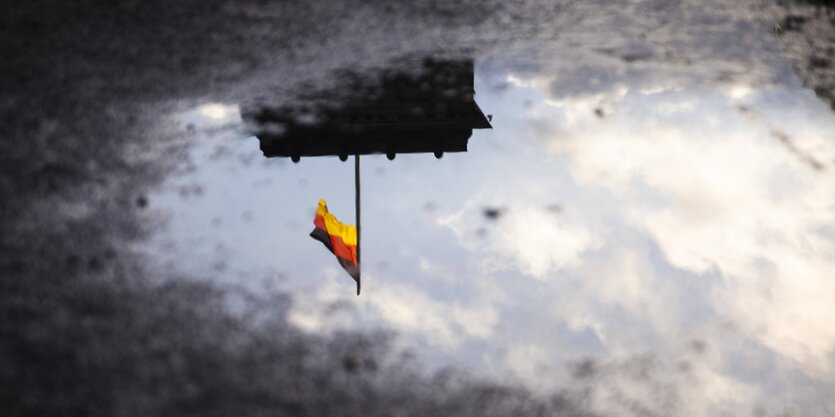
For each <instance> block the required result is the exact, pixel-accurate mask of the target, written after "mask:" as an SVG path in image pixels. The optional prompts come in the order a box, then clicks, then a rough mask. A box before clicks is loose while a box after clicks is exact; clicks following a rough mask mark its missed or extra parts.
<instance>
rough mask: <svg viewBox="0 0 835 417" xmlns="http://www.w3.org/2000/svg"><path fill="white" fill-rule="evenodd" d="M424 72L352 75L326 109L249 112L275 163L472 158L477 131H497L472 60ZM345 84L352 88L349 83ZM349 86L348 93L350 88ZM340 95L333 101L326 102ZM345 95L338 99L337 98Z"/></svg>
mask: <svg viewBox="0 0 835 417" xmlns="http://www.w3.org/2000/svg"><path fill="white" fill-rule="evenodd" d="M418 67H419V68H417V71H412V72H409V73H406V72H403V71H395V70H388V71H383V72H382V74H377V75H357V74H351V75H350V76H345V77H342V78H345V79H344V80H341V82H340V90H341V91H339V92H334V91H332V92H330V93H328V92H324V93H319V94H315V95H314V97H312V99H311V102H314V103H318V104H310V103H308V104H306V105H298V106H294V105H289V106H283V107H279V108H270V107H267V106H262V107H256V108H250V109H247V110H244V111H243V112H242V116H243V119H244V120H245V121H246V122H247V124H248V125H249V126H250V129H252V130H253V133H255V135H256V136H257V137H258V139H259V140H260V142H261V150H262V151H263V152H264V155H265V156H267V157H291V158H292V159H293V161H296V162H297V161H298V160H299V159H300V158H301V157H305V156H328V155H336V156H339V157H340V159H342V160H345V159H347V157H348V155H354V154H359V155H367V154H386V155H387V156H388V158H389V159H394V157H395V155H396V154H398V153H425V152H427V153H428V152H431V153H434V154H435V156H436V157H438V158H440V157H441V156H442V155H443V154H444V152H466V151H467V142H468V141H469V138H470V136H471V135H472V131H473V129H489V128H492V126H491V125H490V121H489V120H488V118H487V117H485V116H484V113H483V112H482V111H481V109H480V108H479V107H478V105H477V104H476V102H475V99H474V95H475V91H474V87H473V68H474V66H473V61H472V60H433V59H424V60H423V61H422V62H421V63H420V64H418ZM342 81H344V82H342ZM343 88H344V91H342V89H343ZM328 97H333V99H332V101H329V100H327V99H326V98H328ZM337 97H338V98H337Z"/></svg>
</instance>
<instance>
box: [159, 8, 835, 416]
mask: <svg viewBox="0 0 835 417" xmlns="http://www.w3.org/2000/svg"><path fill="white" fill-rule="evenodd" d="M648 4H649V3H643V6H642V7H648V6H647V5H648ZM658 7H661V5H660V3H659V6H658ZM663 16H666V18H670V19H672V18H674V17H676V16H671V15H669V14H666V15H663ZM688 16H689V18H690V19H691V20H689V21H688V23H687V24H685V25H682V27H681V32H682V35H681V37H677V36H675V33H676V32H675V29H676V26H675V25H674V24H672V23H671V24H670V27H669V28H668V32H669V33H666V32H664V31H661V32H658V31H655V32H653V34H652V35H650V36H657V37H658V39H662V38H663V39H672V40H673V41H672V42H670V48H669V50H668V51H667V52H663V51H664V48H656V47H653V48H649V49H648V48H646V47H644V46H642V45H643V44H642V43H639V42H638V43H636V42H632V43H630V42H620V41H613V45H604V44H600V45H599V46H598V47H597V48H596V51H597V52H589V49H588V48H585V49H582V51H581V52H578V51H573V47H574V46H575V42H577V39H578V38H580V39H581V38H582V37H581V36H580V35H577V34H572V33H571V32H570V30H569V31H568V33H567V34H565V35H563V38H561V39H563V40H562V41H560V42H552V43H551V44H548V43H545V42H521V43H519V44H513V45H514V46H513V47H512V48H508V49H507V50H505V51H490V50H488V51H487V52H485V53H483V54H481V55H479V56H476V74H475V83H476V87H475V91H476V101H477V102H478V104H479V106H480V107H481V108H482V109H483V110H484V112H485V113H489V114H493V115H494V117H493V121H492V124H493V129H492V130H481V131H476V132H474V134H473V137H472V138H471V139H470V144H469V151H468V152H467V153H461V154H447V155H445V156H444V158H443V159H441V160H436V159H435V158H434V157H433V156H432V155H431V154H426V155H398V157H397V159H396V160H394V161H389V160H387V159H386V158H385V156H384V155H379V156H370V157H364V158H363V179H362V181H363V185H362V187H363V229H362V232H363V236H362V244H363V248H362V256H363V258H362V259H363V263H364V265H363V294H362V296H360V297H356V296H355V295H354V287H353V285H354V284H353V282H352V281H351V279H350V277H348V275H347V274H345V273H344V271H342V270H341V269H340V267H339V265H338V264H337V263H336V262H335V260H334V259H333V256H332V255H331V254H330V253H328V252H327V251H325V250H323V249H322V248H321V245H320V244H318V243H317V242H315V241H314V240H313V239H311V238H310V237H309V236H308V233H309V232H310V230H311V229H312V227H313V224H312V219H313V213H314V210H315V207H316V202H317V201H318V199H320V198H324V199H326V200H327V201H328V205H329V208H330V210H331V211H332V212H333V213H335V214H336V215H337V216H339V217H340V218H343V219H345V220H348V219H351V218H352V217H353V164H352V163H350V162H347V163H342V162H340V161H339V160H338V159H337V158H336V157H332V158H303V159H302V161H301V162H300V163H299V164H292V163H291V162H290V161H289V159H266V158H264V157H263V156H262V155H261V152H260V150H259V149H258V141H257V139H255V138H254V137H251V136H248V135H247V134H246V132H245V131H244V130H243V126H242V125H241V123H240V120H239V115H238V111H237V103H207V104H204V105H201V106H200V107H197V108H195V109H192V110H189V111H186V112H184V113H183V114H181V115H179V116H178V117H179V120H180V122H181V124H182V125H183V126H184V128H185V126H186V125H187V124H191V125H192V126H193V127H194V129H191V130H190V132H191V133H189V135H190V140H191V141H192V142H193V145H192V147H191V149H190V155H189V160H188V162H187V163H184V164H183V165H182V166H181V169H180V170H179V172H178V173H177V174H175V175H173V176H172V177H171V178H170V179H169V180H168V181H166V182H165V183H164V184H163V186H162V187H161V188H160V189H159V190H158V191H157V192H156V193H155V194H152V195H150V196H149V200H150V201H151V202H152V204H151V207H153V209H154V210H156V211H157V212H158V213H159V214H161V215H162V216H163V217H164V218H165V219H166V220H165V222H164V227H162V228H161V230H160V232H159V233H158V234H157V235H156V236H155V237H154V238H153V239H152V240H151V241H150V242H149V243H147V244H146V246H145V247H144V251H146V252H147V253H149V254H150V255H152V259H153V260H154V262H156V263H157V264H158V266H159V267H160V268H165V269H171V270H175V271H184V272H185V271H187V272H189V273H197V274H198V275H200V273H202V275H204V276H206V277H214V278H211V279H218V280H223V281H224V282H227V283H234V284H243V285H246V286H250V287H252V288H255V289H257V288H261V286H265V285H267V286H278V287H280V288H284V289H287V290H288V291H290V292H292V293H293V295H294V307H293V310H292V314H291V317H292V320H293V322H294V323H295V324H296V325H298V326H300V327H301V328H303V329H306V330H308V331H311V332H329V331H334V330H337V329H342V328H375V327H378V326H383V327H386V328H390V329H393V330H395V331H396V332H397V333H398V334H399V335H400V337H399V343H400V344H402V346H404V347H406V348H409V349H413V350H414V351H416V352H418V354H419V357H420V358H421V360H422V361H423V362H424V363H426V364H427V366H429V367H432V366H445V365H455V366H461V367H465V368H468V369H470V370H471V371H472V372H473V373H476V374H479V375H482V374H483V375H489V376H492V377H495V378H500V379H506V380H512V381H520V382H523V383H525V384H527V385H529V386H532V387H534V388H537V389H541V390H553V389H559V388H560V387H563V386H565V384H568V383H574V384H576V383H577V382H576V381H575V380H573V379H572V378H571V375H570V374H569V373H568V372H567V371H566V370H567V369H572V368H571V366H568V367H567V366H566V364H572V363H574V364H577V363H578V361H583V360H587V359H588V358H591V359H592V360H593V361H594V362H592V363H593V364H595V365H594V367H595V369H597V370H598V371H597V372H591V374H592V376H591V377H590V378H593V379H594V380H595V382H594V384H593V385H594V390H593V391H592V394H591V401H592V402H593V403H594V405H595V406H596V407H618V406H622V404H629V403H630V401H631V402H634V403H640V404H644V403H649V404H653V406H655V407H658V408H657V409H656V411H663V410H664V407H666V406H667V405H668V404H667V403H665V402H664V401H653V398H654V397H655V396H661V395H666V394H659V392H661V391H663V390H666V389H669V390H672V391H673V392H674V396H675V398H676V401H677V407H679V409H680V410H681V412H680V414H681V415H694V416H696V415H699V416H700V415H705V416H707V415H717V414H719V415H725V413H727V414H734V415H738V414H743V415H748V414H751V413H752V412H755V411H756V410H758V409H769V410H774V409H787V408H788V409H789V410H793V411H794V412H797V413H799V415H828V414H831V413H833V412H835V401H834V400H833V399H832V397H831V395H830V394H831V393H832V392H835V326H833V325H832V323H833V321H835V306H833V304H832V300H835V280H833V277H835V226H833V225H835V141H833V139H835V138H833V133H832V132H835V116H833V113H832V111H831V110H830V109H829V108H828V106H827V104H826V103H823V102H821V101H820V100H818V99H817V98H816V97H815V95H814V93H813V92H812V91H810V90H808V89H806V88H803V87H802V85H801V82H800V81H799V80H798V79H797V78H796V77H795V76H794V75H792V73H791V71H790V69H789V67H788V64H785V63H782V62H781V60H780V59H778V57H777V56H776V55H775V54H774V51H775V50H776V47H775V46H774V45H772V44H770V43H769V42H767V41H763V40H759V39H756V38H755V37H753V36H752V35H750V34H749V30H750V29H751V28H752V27H754V26H755V25H756V24H758V23H757V21H753V20H752V21H749V20H745V19H741V20H737V21H732V22H724V21H723V22H717V21H715V20H710V19H709V18H711V17H712V18H715V16H714V15H712V14H706V15H705V16H704V17H703V20H700V19H701V18H699V16H701V15H699V14H695V15H688ZM693 16H696V17H693ZM601 18H602V17H601ZM605 19H606V20H607V21H609V22H616V21H617V20H618V16H617V13H614V14H612V15H606V16H605ZM604 23H605V22H604ZM596 25H597V26H600V27H609V26H606V25H602V24H601V22H598V23H597V24H596ZM716 27H721V28H723V30H722V31H719V30H712V31H705V32H704V33H705V35H704V36H701V37H699V36H693V33H694V32H695V31H697V29H698V28H701V29H705V28H714V29H715V28H716ZM612 30H614V29H612ZM604 32H605V31H604ZM734 33H736V34H738V35H739V36H738V37H736V39H734V41H733V42H731V43H728V42H727V40H728V34H734ZM586 35H588V34H586ZM601 38H605V37H603V36H601ZM613 39H618V38H617V37H613ZM581 41H582V39H581ZM649 43H650V44H652V42H649ZM511 44H512V42H511ZM655 46H657V45H655ZM690 46H692V47H690ZM688 47H690V48H689V49H688ZM677 48H684V49H677ZM659 51H662V52H659ZM658 54H661V58H659V57H658ZM677 54H679V55H677ZM677 57H678V58H677ZM728 57H732V58H733V59H726V58H728ZM679 58H680V60H681V62H684V61H685V60H689V61H690V62H689V63H687V64H679ZM693 60H695V61H697V62H696V63H694V62H693ZM754 61H756V62H757V64H756V65H750V66H749V65H748V64H750V63H751V62H754ZM218 272H222V273H218ZM636 358H638V359H640V360H650V361H652V362H653V363H654V368H653V369H655V371H654V373H653V376H652V378H650V379H649V380H647V379H640V378H634V377H633V376H630V375H631V374H630V373H629V372H621V371H618V370H622V369H625V368H628V367H629V364H630V363H633V362H634V361H635V360H636ZM579 363H582V362H579ZM579 369H583V367H582V366H580V367H579ZM575 370H576V369H575ZM572 381H573V382H572ZM647 381H649V382H647ZM624 399H626V400H627V401H624ZM618 404H620V405H618ZM631 412H633V413H637V414H636V415H638V414H640V412H636V411H634V410H632V411H631ZM623 415H631V414H628V413H626V412H625V413H624V414H623Z"/></svg>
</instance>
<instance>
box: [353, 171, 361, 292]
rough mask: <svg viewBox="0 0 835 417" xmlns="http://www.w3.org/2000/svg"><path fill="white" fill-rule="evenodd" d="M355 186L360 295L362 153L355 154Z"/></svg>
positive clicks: (358, 287)
mask: <svg viewBox="0 0 835 417" xmlns="http://www.w3.org/2000/svg"><path fill="white" fill-rule="evenodd" d="M354 186H355V188H354V189H355V190H356V194H355V199H356V212H355V213H356V215H357V295H360V277H361V276H362V274H361V272H360V271H361V270H362V269H361V268H362V262H361V261H360V236H361V235H360V155H359V154H354Z"/></svg>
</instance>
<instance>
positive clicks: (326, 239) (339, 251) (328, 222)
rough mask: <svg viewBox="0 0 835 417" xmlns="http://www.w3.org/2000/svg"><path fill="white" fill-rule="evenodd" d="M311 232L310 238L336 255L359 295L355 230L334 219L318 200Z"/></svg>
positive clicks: (323, 203)
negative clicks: (353, 282)
mask: <svg viewBox="0 0 835 417" xmlns="http://www.w3.org/2000/svg"><path fill="white" fill-rule="evenodd" d="M313 225H314V226H316V227H314V228H313V231H312V232H310V237H312V238H314V239H316V240H318V241H320V242H322V243H323V244H324V245H325V247H326V248H328V250H329V251H331V253H333V254H334V255H336V260H337V261H339V264H340V265H342V267H343V268H345V270H346V271H348V274H350V275H351V278H353V279H354V281H356V282H357V295H359V294H360V271H359V261H358V260H357V228H356V227H354V226H351V225H350V224H345V223H342V222H340V221H339V220H337V219H336V216H334V215H333V214H330V213H329V212H328V205H327V204H326V203H325V200H319V207H317V208H316V217H314V218H313Z"/></svg>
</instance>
